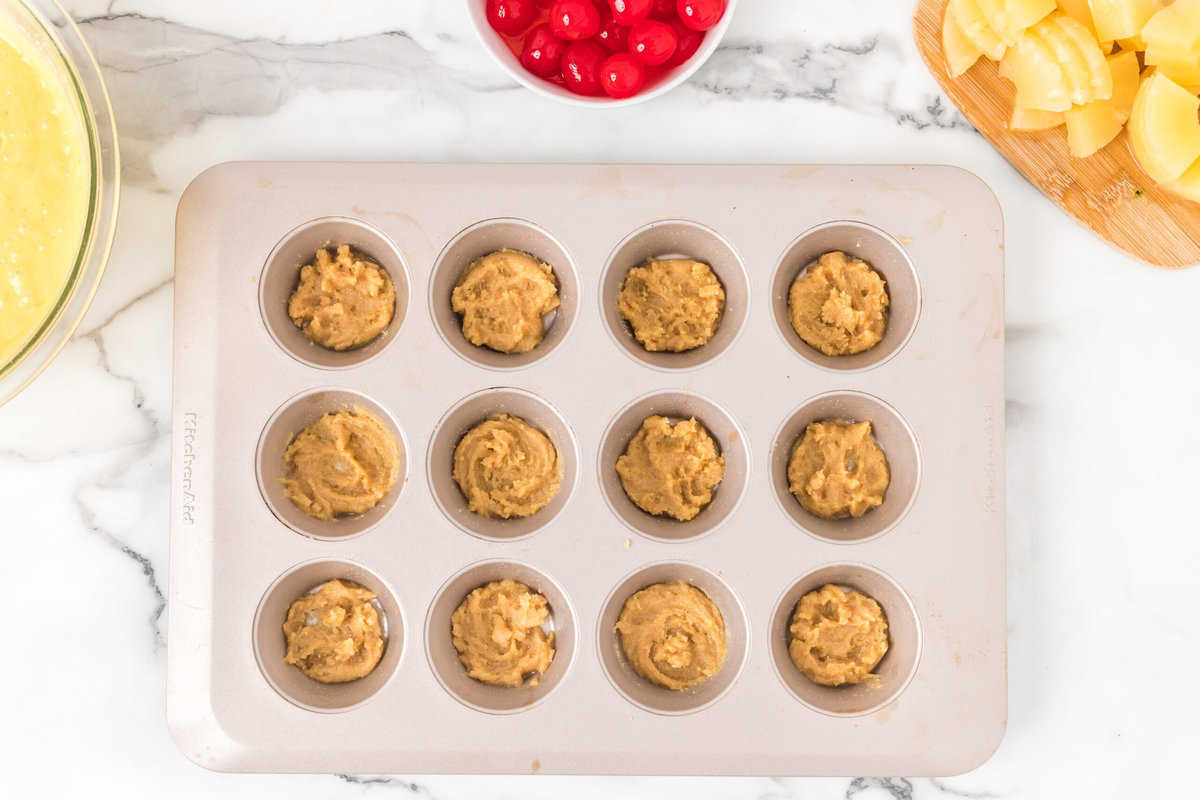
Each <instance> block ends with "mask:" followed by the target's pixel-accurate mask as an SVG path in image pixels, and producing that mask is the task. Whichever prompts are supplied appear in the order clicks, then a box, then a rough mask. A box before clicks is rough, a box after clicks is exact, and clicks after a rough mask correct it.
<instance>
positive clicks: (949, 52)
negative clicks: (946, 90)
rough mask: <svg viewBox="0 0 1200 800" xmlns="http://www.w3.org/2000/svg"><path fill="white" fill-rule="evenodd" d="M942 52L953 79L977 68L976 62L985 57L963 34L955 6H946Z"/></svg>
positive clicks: (943, 21)
mask: <svg viewBox="0 0 1200 800" xmlns="http://www.w3.org/2000/svg"><path fill="white" fill-rule="evenodd" d="M942 51H943V52H944V53H945V54H946V65H947V66H948V67H949V68H950V77H951V78H957V77H958V76H959V75H962V74H963V73H964V72H966V71H967V70H969V69H970V68H971V67H973V66H975V62H976V61H978V60H979V57H980V56H982V55H983V53H981V52H980V50H979V48H978V47H976V46H975V45H974V44H973V43H972V42H971V40H970V39H968V38H967V35H966V34H965V33H963V29H962V26H961V25H960V24H959V22H958V17H956V16H955V15H954V5H953V4H950V5H947V6H946V16H945V17H943V18H942Z"/></svg>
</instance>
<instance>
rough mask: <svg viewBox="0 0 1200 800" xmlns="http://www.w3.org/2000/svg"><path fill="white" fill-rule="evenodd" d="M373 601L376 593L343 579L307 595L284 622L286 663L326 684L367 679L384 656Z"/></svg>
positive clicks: (327, 583) (295, 604)
mask: <svg viewBox="0 0 1200 800" xmlns="http://www.w3.org/2000/svg"><path fill="white" fill-rule="evenodd" d="M373 600H375V593H374V592H372V591H371V590H370V589H364V588H363V587H361V586H359V585H357V584H354V583H350V582H348V581H339V580H331V581H326V582H325V583H323V584H321V585H320V586H319V587H318V588H317V590H316V591H314V592H311V593H310V594H306V595H304V596H303V597H301V598H300V599H299V600H297V601H296V602H294V603H292V605H291V607H290V608H289V609H288V613H287V620H286V621H285V622H284V623H283V635H284V636H285V637H286V638H287V654H286V655H285V656H284V657H283V660H284V661H285V662H287V663H288V664H294V665H295V666H297V667H299V668H300V670H301V671H302V672H303V673H304V674H305V675H307V676H308V677H310V678H312V679H313V680H315V681H320V682H321V683H346V682H347V681H355V680H358V679H359V678H363V677H366V676H367V675H369V674H370V673H371V670H373V669H375V665H376V664H378V663H379V659H380V658H382V657H383V645H384V642H383V627H382V625H381V624H380V621H379V611H378V609H376V607H375V604H374V603H373V602H372V601H373Z"/></svg>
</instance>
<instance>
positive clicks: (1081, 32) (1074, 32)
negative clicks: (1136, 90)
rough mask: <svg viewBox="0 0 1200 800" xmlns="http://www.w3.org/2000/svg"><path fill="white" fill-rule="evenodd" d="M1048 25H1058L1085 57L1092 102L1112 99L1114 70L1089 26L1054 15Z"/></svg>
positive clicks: (1067, 17)
mask: <svg viewBox="0 0 1200 800" xmlns="http://www.w3.org/2000/svg"><path fill="white" fill-rule="evenodd" d="M1047 24H1054V25H1057V26H1058V27H1059V28H1060V29H1061V30H1062V31H1063V33H1065V34H1066V35H1067V38H1068V39H1070V40H1071V42H1072V43H1073V44H1074V45H1075V47H1076V48H1077V49H1078V50H1079V52H1080V54H1081V55H1082V56H1083V60H1084V63H1085V64H1086V65H1087V71H1088V74H1089V76H1090V81H1089V88H1090V90H1091V100H1107V99H1108V98H1110V97H1112V91H1113V76H1112V69H1111V68H1110V67H1109V65H1108V60H1107V59H1106V58H1105V57H1104V51H1102V50H1101V49H1100V44H1099V42H1097V41H1096V37H1095V35H1094V34H1093V33H1092V32H1091V31H1090V30H1088V28H1087V26H1085V25H1083V24H1082V23H1080V22H1079V21H1078V20H1076V19H1074V18H1072V17H1069V16H1067V15H1066V14H1054V15H1053V16H1051V17H1050V18H1049V19H1048V20H1047Z"/></svg>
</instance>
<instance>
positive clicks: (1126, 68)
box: [1108, 51, 1142, 125]
mask: <svg viewBox="0 0 1200 800" xmlns="http://www.w3.org/2000/svg"><path fill="white" fill-rule="evenodd" d="M1108 66H1109V69H1110V70H1111V71H1112V77H1113V91H1112V97H1111V98H1110V99H1109V101H1108V102H1110V103H1112V105H1113V108H1115V109H1116V111H1117V116H1119V117H1120V118H1121V124H1122V125H1124V124H1125V123H1126V122H1128V121H1129V115H1130V114H1132V113H1133V101H1134V99H1135V98H1136V97H1137V92H1138V86H1139V85H1140V84H1141V78H1142V76H1141V66H1140V65H1139V64H1138V60H1137V53H1133V52H1129V51H1126V52H1122V53H1114V54H1113V55H1111V56H1109V57H1108Z"/></svg>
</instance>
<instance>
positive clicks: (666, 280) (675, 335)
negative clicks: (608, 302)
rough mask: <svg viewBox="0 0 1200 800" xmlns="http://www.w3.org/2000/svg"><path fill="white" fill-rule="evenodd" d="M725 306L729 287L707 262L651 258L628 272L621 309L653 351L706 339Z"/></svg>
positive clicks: (687, 346) (695, 344) (673, 349)
mask: <svg viewBox="0 0 1200 800" xmlns="http://www.w3.org/2000/svg"><path fill="white" fill-rule="evenodd" d="M724 309H725V289H724V288H723V287H722V286H721V282H720V281H719V280H717V276H716V275H715V274H713V271H712V268H711V267H709V266H708V264H703V263H701V262H699V261H692V260H691V259H683V258H680V259H667V260H664V261H655V260H653V259H651V260H649V261H647V262H646V263H645V264H643V265H642V266H640V267H634V268H633V269H631V270H629V272H628V273H627V274H626V275H625V281H624V282H623V283H622V284H621V292H620V294H619V295H618V296H617V310H618V311H620V312H621V316H622V317H624V318H625V320H626V321H628V322H629V325H630V327H631V328H633V335H634V338H636V339H637V340H638V341H639V342H641V344H642V347H644V348H646V349H647V350H649V351H651V352H659V351H662V350H666V351H669V352H672V353H682V352H684V351H686V350H692V349H694V348H696V347H699V346H700V345H702V344H705V343H707V342H708V340H709V339H711V338H712V337H713V335H715V334H716V332H717V325H718V324H719V323H720V321H721V312H722V311H724Z"/></svg>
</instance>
